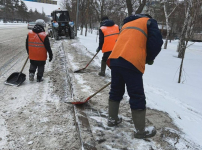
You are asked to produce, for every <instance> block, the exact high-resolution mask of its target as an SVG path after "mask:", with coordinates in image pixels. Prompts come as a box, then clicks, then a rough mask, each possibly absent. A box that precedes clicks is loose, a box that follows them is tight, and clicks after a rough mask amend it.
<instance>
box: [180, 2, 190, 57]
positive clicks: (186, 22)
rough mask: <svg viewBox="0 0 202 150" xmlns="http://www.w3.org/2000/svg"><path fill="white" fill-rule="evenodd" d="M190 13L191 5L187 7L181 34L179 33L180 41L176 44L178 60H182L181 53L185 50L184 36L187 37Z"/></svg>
mask: <svg viewBox="0 0 202 150" xmlns="http://www.w3.org/2000/svg"><path fill="white" fill-rule="evenodd" d="M190 11H191V5H190V4H189V5H188V8H187V12H186V17H185V21H184V26H183V28H182V32H181V36H180V40H179V43H178V49H177V51H178V52H179V53H178V58H182V57H183V53H184V51H185V50H184V49H186V47H185V38H186V37H185V36H186V35H187V27H188V23H189V17H190Z"/></svg>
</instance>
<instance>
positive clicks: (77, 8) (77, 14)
mask: <svg viewBox="0 0 202 150" xmlns="http://www.w3.org/2000/svg"><path fill="white" fill-rule="evenodd" d="M78 17H79V0H77V4H76V25H75V26H76V29H75V30H76V33H75V34H76V36H77V27H78Z"/></svg>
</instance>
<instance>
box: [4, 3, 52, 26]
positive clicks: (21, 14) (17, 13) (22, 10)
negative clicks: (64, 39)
mask: <svg viewBox="0 0 202 150" xmlns="http://www.w3.org/2000/svg"><path fill="white" fill-rule="evenodd" d="M1 2H2V3H1V6H2V9H1V12H0V19H3V20H4V21H5V22H7V21H9V22H12V21H23V22H24V21H26V22H29V21H35V20H36V19H39V18H40V19H44V20H45V21H48V18H47V17H46V15H45V13H44V12H42V13H40V12H38V11H37V10H36V9H35V10H34V11H33V10H32V9H30V10H29V11H28V9H27V6H26V5H25V3H24V2H23V1H22V0H4V1H3V0H2V1H1Z"/></svg>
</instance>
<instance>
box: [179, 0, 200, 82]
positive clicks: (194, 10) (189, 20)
mask: <svg viewBox="0 0 202 150" xmlns="http://www.w3.org/2000/svg"><path fill="white" fill-rule="evenodd" d="M185 4H186V6H187V9H186V17H185V20H184V25H183V28H182V32H181V36H180V40H179V43H178V52H179V53H178V58H182V61H181V65H180V72H179V79H178V83H180V82H181V76H182V68H183V62H184V56H185V50H186V48H187V44H188V41H189V39H190V37H191V36H192V34H193V29H194V26H195V23H196V20H197V18H198V17H199V15H198V12H199V11H200V10H201V2H200V0H186V1H185Z"/></svg>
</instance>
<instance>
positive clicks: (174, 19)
mask: <svg viewBox="0 0 202 150" xmlns="http://www.w3.org/2000/svg"><path fill="white" fill-rule="evenodd" d="M77 2H78V7H79V15H78V16H79V19H78V24H79V26H80V27H81V29H82V31H83V27H85V28H86V32H85V35H87V27H88V28H91V29H92V28H95V27H99V22H100V20H101V18H102V16H103V15H107V16H109V18H110V19H112V20H114V21H115V23H116V24H118V25H119V26H122V23H123V19H124V18H125V17H127V16H130V15H131V14H133V13H134V14H138V13H146V14H149V15H151V16H152V17H153V18H154V19H156V20H157V21H158V23H159V25H161V27H160V30H161V31H162V35H163V36H164V38H165V42H164V46H163V48H164V49H167V44H168V40H170V41H171V39H173V38H176V37H177V38H179V44H178V49H177V51H178V52H179V53H178V58H182V63H181V65H180V73H179V81H178V82H179V83H180V82H181V73H182V66H183V59H184V55H185V50H186V48H187V46H188V45H187V44H188V41H189V40H191V39H193V35H194V33H201V32H202V26H201V23H202V1H201V0H64V1H63V3H62V5H63V7H64V8H66V9H68V10H69V12H70V16H71V17H72V20H74V21H76V12H77ZM81 34H83V33H82V32H81ZM200 40H202V39H200Z"/></svg>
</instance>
